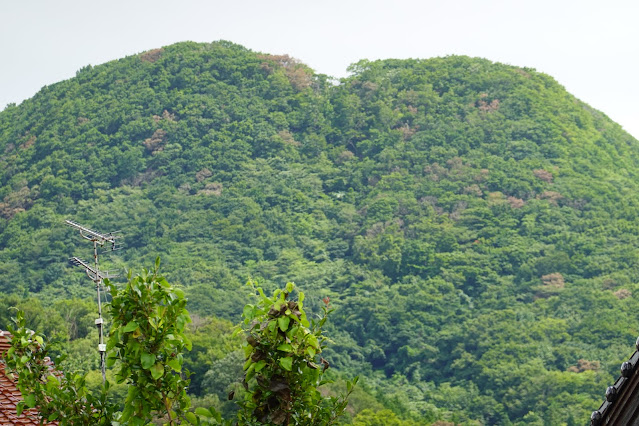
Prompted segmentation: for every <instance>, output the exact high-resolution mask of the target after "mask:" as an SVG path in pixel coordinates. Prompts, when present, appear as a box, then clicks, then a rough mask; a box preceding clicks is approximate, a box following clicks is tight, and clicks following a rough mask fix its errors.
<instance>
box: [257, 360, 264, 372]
mask: <svg viewBox="0 0 639 426" xmlns="http://www.w3.org/2000/svg"><path fill="white" fill-rule="evenodd" d="M265 366H266V361H265V360H263V359H262V360H260V361H258V362H257V363H255V372H256V373H257V372H259V371H260V370H261V369H262V368H264V367H265Z"/></svg>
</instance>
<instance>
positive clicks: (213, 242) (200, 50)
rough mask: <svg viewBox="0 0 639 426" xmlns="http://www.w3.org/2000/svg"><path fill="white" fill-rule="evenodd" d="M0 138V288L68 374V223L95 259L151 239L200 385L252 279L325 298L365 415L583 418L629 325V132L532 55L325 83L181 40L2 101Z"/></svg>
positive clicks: (291, 67) (632, 275)
mask: <svg viewBox="0 0 639 426" xmlns="http://www.w3.org/2000/svg"><path fill="white" fill-rule="evenodd" d="M0 153H2V156H1V157H0V200H1V202H0V291H2V293H3V294H4V295H5V296H3V299H2V300H0V304H2V306H4V307H7V306H12V305H15V304H20V303H22V304H26V302H21V300H22V301H24V300H27V299H28V298H32V299H33V300H30V299H29V300H30V301H29V303H28V304H29V306H32V307H33V306H37V305H38V304H41V306H42V307H43V309H44V310H45V312H48V313H49V314H48V315H49V321H46V322H45V321H42V322H41V324H42V328H44V329H45V330H48V331H49V333H53V334H56V335H59V336H61V338H63V339H68V340H69V344H68V346H69V353H70V354H72V355H73V356H72V357H70V359H71V361H69V362H73V363H74V366H75V367H76V368H79V369H84V370H90V369H91V368H95V365H94V361H93V358H91V356H92V352H91V350H90V349H83V348H86V347H88V346H86V345H88V343H87V344H86V345H85V344H84V343H82V342H85V341H86V342H89V341H91V342H93V341H92V340H91V338H92V337H91V336H92V334H91V333H93V331H92V330H90V328H89V326H87V325H85V324H84V323H83V321H82V320H81V318H83V317H91V315H90V312H91V309H92V303H91V302H90V301H91V297H93V289H92V288H91V286H90V282H88V281H87V280H86V277H84V276H83V275H82V274H81V273H79V271H77V270H74V269H72V267H71V266H67V264H66V259H67V258H68V257H70V256H81V255H82V256H85V257H89V256H90V255H91V254H90V248H89V247H87V246H85V245H84V244H83V242H82V241H81V240H80V239H79V238H78V237H76V236H75V235H74V234H73V233H72V231H71V230H70V229H68V228H65V227H64V225H63V222H64V219H69V218H72V219H74V220H76V221H78V222H80V223H83V224H86V225H88V226H90V227H92V228H96V229H99V230H102V231H105V232H106V231H111V230H121V231H122V233H123V235H124V237H125V246H126V248H125V250H122V251H118V252H115V253H114V255H112V256H111V257H110V258H108V261H107V262H106V266H108V267H110V268H112V269H123V268H131V267H134V266H137V265H145V264H150V263H151V262H152V261H153V259H155V256H157V255H159V256H161V257H162V262H163V272H164V273H165V275H166V276H167V278H169V279H170V281H171V282H172V283H175V284H178V285H180V286H182V287H183V288H184V289H185V291H186V293H187V296H188V297H189V310H191V312H194V313H195V314H197V316H199V317H200V318H201V323H200V324H199V326H197V327H194V328H193V330H192V332H193V333H194V335H195V337H194V351H193V353H192V355H191V358H190V360H189V361H187V363H189V362H190V363H191V364H190V367H189V368H190V369H191V370H192V371H194V372H195V373H196V374H195V375H194V376H193V377H192V384H191V391H192V393H194V394H195V395H198V396H200V397H202V398H207V397H210V398H213V397H214V398H219V399H220V400H222V399H223V394H224V391H225V389H224V386H222V385H221V384H220V383H221V382H220V381H219V380H218V381H216V380H215V377H218V376H220V377H221V376H225V375H226V376H230V375H232V374H231V371H232V370H233V369H232V368H230V367H229V366H230V365H234V362H235V361H236V360H237V358H238V355H237V352H236V351H235V349H236V348H237V346H236V341H235V340H233V338H232V337H230V329H231V325H230V324H231V322H237V321H238V320H239V317H240V315H241V312H242V306H243V305H244V303H245V301H246V296H247V295H248V294H249V292H248V290H246V289H245V287H244V286H243V283H244V282H245V281H246V280H247V279H248V278H252V279H253V280H256V281H257V282H258V283H260V285H261V286H263V287H264V288H266V289H269V288H270V289H275V288H279V287H280V286H281V285H282V283H285V282H286V281H294V282H295V283H296V284H297V286H298V287H299V288H301V289H303V290H304V291H305V292H306V294H307V299H306V302H305V305H306V308H307V309H308V310H309V311H310V312H313V311H315V312H319V310H320V307H321V306H322V300H321V299H322V298H323V297H326V296H328V297H329V298H330V301H331V304H332V305H333V306H334V307H336V308H337V310H336V312H335V314H334V316H333V318H332V321H331V322H330V323H329V324H327V326H328V329H327V333H328V334H329V335H330V336H331V339H332V341H333V343H332V344H331V346H330V349H331V350H330V354H329V355H330V356H329V355H327V358H330V359H331V362H332V365H333V366H334V367H336V370H337V371H339V372H342V373H346V374H348V375H351V376H352V375H354V374H359V375H360V376H361V379H360V384H361V386H360V390H359V391H358V392H359V393H355V394H353V397H352V401H353V404H354V407H355V410H356V411H357V410H362V409H365V410H364V411H361V412H360V413H359V414H358V413H357V412H353V413H352V414H353V417H354V418H355V421H357V419H358V417H357V416H359V419H360V421H361V422H362V423H361V424H376V423H373V422H374V421H375V419H374V417H375V416H376V414H375V413H376V412H377V415H378V416H380V417H382V416H383V418H386V419H389V418H390V416H392V417H393V418H394V419H395V420H393V421H396V422H397V423H396V424H404V423H401V422H406V424H412V423H409V422H411V421H412V422H417V424H423V423H426V422H433V421H435V420H442V421H451V422H456V423H465V424H478V423H481V424H511V423H512V424H553V425H559V424H578V423H583V422H584V421H585V419H587V418H588V415H589V413H590V412H591V411H592V410H594V409H596V408H597V407H598V406H599V403H600V399H601V397H602V395H603V392H604V390H605V388H606V386H607V385H608V384H611V383H612V381H613V377H615V376H617V375H618V373H617V372H618V368H619V365H620V364H621V362H622V361H623V360H624V359H625V358H626V357H627V356H628V355H629V353H630V352H632V343H633V342H634V340H635V338H636V336H637V335H638V334H639V330H638V327H637V322H636V312H637V310H638V309H639V306H638V304H637V302H636V301H635V298H633V297H632V295H633V293H635V292H639V285H638V282H639V277H638V275H639V244H638V243H639V241H638V239H639V237H638V236H639V221H638V220H637V219H638V217H637V216H638V214H639V213H638V212H639V210H638V207H639V181H638V179H637V178H638V174H639V142H638V141H637V140H636V139H634V138H632V137H631V136H630V135H628V134H627V133H625V132H624V131H623V130H622V129H621V127H620V126H619V125H617V124H615V123H613V122H612V121H611V120H609V119H608V118H607V117H606V116H605V115H604V114H602V113H601V112H599V111H596V110H594V109H592V108H591V107H589V106H588V105H586V104H584V103H583V102H581V101H579V100H578V99H576V98H574V97H573V96H572V95H570V94H569V93H567V92H566V91H565V90H564V88H563V87H561V86H560V85H559V84H558V83H557V82H556V81H554V80H553V79H552V78H551V77H549V76H547V75H544V74H541V73H538V72H536V71H534V70H533V69H529V68H519V67H514V66H508V65H503V64H498V63H493V62H490V61H488V60H485V59H477V58H469V57H463V56H450V57H443V58H434V59H427V60H417V59H409V60H382V61H366V60H364V61H361V62H358V63H356V64H354V65H352V67H351V68H350V76H349V77H347V78H345V79H342V80H340V81H335V80H334V79H331V78H330V77H328V76H325V75H321V74H316V73H314V71H313V70H311V69H310V68H308V67H307V66H305V65H304V64H302V63H300V62H299V61H297V60H294V59H292V58H290V57H288V56H285V55H280V56H277V55H270V54H261V53H256V52H253V51H250V50H248V49H245V48H243V47H241V46H238V45H235V44H232V43H229V42H216V43H211V44H198V43H190V42H189V43H179V44H175V45H171V46H167V47H163V48H161V49H156V50H152V51H148V52H145V53H142V54H140V55H135V56H130V57H127V58H124V59H121V60H117V61H113V62H109V63H107V64H104V65H100V66H95V67H91V66H87V67H85V68H83V69H81V70H79V71H78V73H77V75H76V77H75V78H73V79H70V80H67V81H62V82H60V83H57V84H53V85H51V86H47V87H45V88H43V89H42V90H41V91H40V92H39V93H38V94H36V95H35V96H34V97H33V98H32V99H29V100H26V101H24V102H23V103H22V104H20V105H9V106H8V107H7V108H6V109H5V110H4V111H2V112H1V113H0ZM83 253H84V254H83ZM80 299H82V300H80ZM8 315H9V313H7V312H6V309H4V308H3V312H2V315H1V316H2V319H3V320H5V321H6V318H7V317H8ZM32 316H33V318H34V320H35V319H36V317H37V315H35V314H33V315H32ZM91 322H92V321H91V320H89V321H88V324H89V325H90V324H91ZM196 323H197V321H196ZM91 344H92V343H91ZM83 345H84V346H83ZM73 360H74V361H73ZM92 363H93V364H92ZM238 374H239V373H238ZM225 380H226V382H224V383H226V384H228V383H231V382H232V381H233V378H232V377H225ZM222 382H223V380H222ZM220 404H223V403H221V402H220ZM358 407H359V408H358ZM380 413H382V414H380ZM367 419H368V420H367ZM366 421H368V422H369V423H365V422H366Z"/></svg>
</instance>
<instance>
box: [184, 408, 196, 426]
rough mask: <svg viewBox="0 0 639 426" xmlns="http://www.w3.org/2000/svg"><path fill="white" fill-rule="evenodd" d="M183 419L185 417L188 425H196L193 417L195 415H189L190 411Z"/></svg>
mask: <svg viewBox="0 0 639 426" xmlns="http://www.w3.org/2000/svg"><path fill="white" fill-rule="evenodd" d="M184 417H186V419H187V420H188V421H189V423H191V424H192V425H196V424H197V417H196V416H195V414H193V413H191V412H190V411H189V412H188V413H186V414H185V415H184Z"/></svg>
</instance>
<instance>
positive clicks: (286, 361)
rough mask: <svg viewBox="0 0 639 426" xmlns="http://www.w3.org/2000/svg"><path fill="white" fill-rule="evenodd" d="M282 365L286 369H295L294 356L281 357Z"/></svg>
mask: <svg viewBox="0 0 639 426" xmlns="http://www.w3.org/2000/svg"><path fill="white" fill-rule="evenodd" d="M280 365H281V366H282V368H283V369H284V370H286V371H291V370H292V369H293V358H291V357H286V358H280Z"/></svg>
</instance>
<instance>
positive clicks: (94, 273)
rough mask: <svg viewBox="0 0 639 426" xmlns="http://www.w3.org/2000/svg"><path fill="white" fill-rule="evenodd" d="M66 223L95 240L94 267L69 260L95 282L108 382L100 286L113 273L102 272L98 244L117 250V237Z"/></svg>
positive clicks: (101, 349) (103, 366)
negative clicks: (81, 268)
mask: <svg viewBox="0 0 639 426" xmlns="http://www.w3.org/2000/svg"><path fill="white" fill-rule="evenodd" d="M65 223H66V224H67V225H69V226H71V227H72V228H75V229H77V230H79V231H80V235H81V236H82V238H84V239H86V240H89V241H91V242H93V260H94V267H93V268H92V267H91V265H89V264H88V263H87V262H85V261H83V260H82V259H80V258H77V257H73V258H71V259H69V261H70V262H71V263H72V264H74V265H76V266H80V267H83V268H84V270H85V272H86V274H87V276H88V277H89V278H90V279H91V281H93V282H94V283H95V288H96V291H97V294H98V318H97V319H96V320H95V325H96V326H97V327H98V333H99V336H100V337H99V341H98V351H99V352H100V369H101V370H102V384H104V383H105V382H106V362H105V361H106V360H105V357H106V344H105V343H104V319H103V318H102V296H101V294H100V287H101V286H102V285H103V280H104V278H112V277H113V275H109V274H106V273H102V272H100V265H99V262H98V246H100V247H104V245H105V244H107V243H109V244H110V245H111V250H116V247H115V242H116V238H117V237H116V236H115V235H113V233H112V232H110V233H108V234H101V233H99V232H96V231H93V230H91V229H89V228H86V227H84V226H82V225H80V224H78V223H75V222H72V221H70V220H65ZM105 292H106V290H105Z"/></svg>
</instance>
